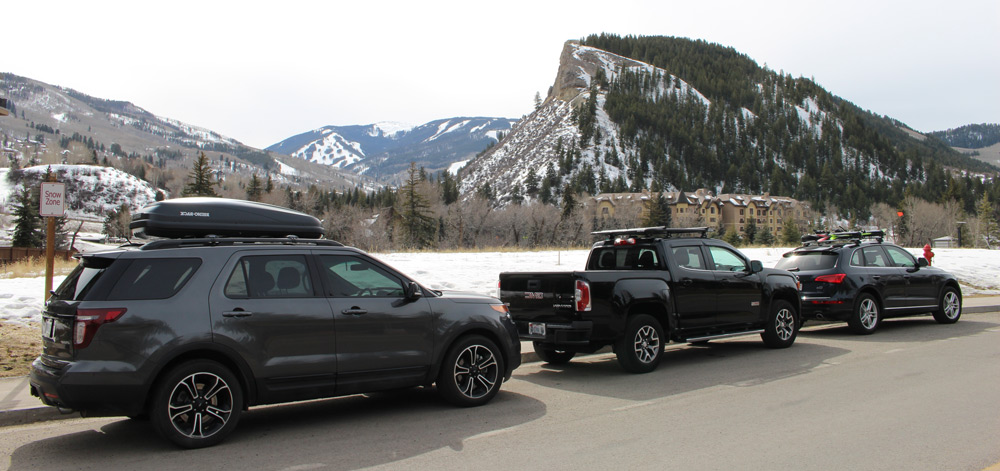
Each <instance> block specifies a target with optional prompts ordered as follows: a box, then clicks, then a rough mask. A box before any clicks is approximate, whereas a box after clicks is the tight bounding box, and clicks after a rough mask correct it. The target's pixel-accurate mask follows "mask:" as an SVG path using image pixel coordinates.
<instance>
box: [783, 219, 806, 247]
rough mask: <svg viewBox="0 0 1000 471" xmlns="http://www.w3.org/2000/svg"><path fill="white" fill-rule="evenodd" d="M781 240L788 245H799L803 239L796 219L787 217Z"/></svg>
mask: <svg viewBox="0 0 1000 471" xmlns="http://www.w3.org/2000/svg"><path fill="white" fill-rule="evenodd" d="M781 241H782V242H784V243H785V244H786V245H798V244H799V243H800V242H801V241H802V232H801V231H799V225H798V224H796V223H795V220H794V219H792V218H788V219H785V224H784V227H782V228H781Z"/></svg>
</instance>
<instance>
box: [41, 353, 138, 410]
mask: <svg viewBox="0 0 1000 471" xmlns="http://www.w3.org/2000/svg"><path fill="white" fill-rule="evenodd" d="M74 366H76V365H75V364H74V363H66V366H65V367H63V368H54V367H51V366H49V365H46V364H44V363H43V362H42V360H41V358H40V357H39V358H37V359H35V361H34V362H33V363H32V364H31V373H30V374H29V375H28V382H29V383H30V385H31V395H32V396H36V397H38V398H39V399H40V400H41V401H42V403H43V404H45V405H48V406H53V407H58V408H61V409H70V410H74V411H79V412H80V414H81V415H83V416H84V417H101V416H134V415H138V414H140V413H142V412H143V410H144V406H145V402H146V401H145V399H146V397H145V395H146V388H145V387H143V385H142V384H136V383H135V378H136V375H135V372H134V371H124V372H121V373H109V372H106V371H104V372H100V373H90V372H87V373H74V372H73V371H72V370H73V369H74Z"/></svg>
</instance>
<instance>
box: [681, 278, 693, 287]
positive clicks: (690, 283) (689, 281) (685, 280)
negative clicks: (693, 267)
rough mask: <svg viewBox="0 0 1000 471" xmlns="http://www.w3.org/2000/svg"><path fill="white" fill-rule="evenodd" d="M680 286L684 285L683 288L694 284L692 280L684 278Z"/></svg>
mask: <svg viewBox="0 0 1000 471" xmlns="http://www.w3.org/2000/svg"><path fill="white" fill-rule="evenodd" d="M681 284H682V285H684V286H691V285H693V284H694V280H692V279H690V278H685V279H683V280H681Z"/></svg>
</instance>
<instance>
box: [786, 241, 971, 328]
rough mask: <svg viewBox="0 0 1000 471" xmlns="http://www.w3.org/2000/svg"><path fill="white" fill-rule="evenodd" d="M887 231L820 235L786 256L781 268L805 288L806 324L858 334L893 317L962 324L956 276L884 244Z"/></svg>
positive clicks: (903, 250)
mask: <svg viewBox="0 0 1000 471" xmlns="http://www.w3.org/2000/svg"><path fill="white" fill-rule="evenodd" d="M883 237H884V234H883V232H882V231H874V232H837V233H818V234H816V235H807V236H804V237H803V241H804V242H805V245H803V246H802V247H799V248H797V249H795V250H793V251H791V252H788V253H786V254H784V255H783V256H782V258H781V260H780V261H779V262H778V263H777V265H775V268H783V269H785V270H788V271H791V272H794V273H795V274H796V275H798V277H799V281H801V282H802V318H803V319H820V320H839V321H843V320H846V321H847V324H848V326H850V328H851V330H853V331H854V332H856V333H858V334H871V333H873V332H875V329H876V328H877V327H878V325H879V322H881V320H882V319H885V318H888V317H899V316H911V315H918V314H926V313H929V312H930V313H933V315H934V319H935V320H937V321H938V322H940V323H942V324H952V323H955V322H958V318H959V317H960V316H961V315H962V291H961V288H959V286H958V279H957V278H955V276H954V275H952V274H950V273H948V272H946V271H944V270H941V269H938V268H934V267H931V266H928V264H927V260H926V259H924V258H922V257H921V258H919V259H915V258H914V257H913V255H911V254H910V252H908V251H906V250H905V249H903V248H902V247H899V246H897V245H893V244H889V243H885V242H883V241H882V238H883Z"/></svg>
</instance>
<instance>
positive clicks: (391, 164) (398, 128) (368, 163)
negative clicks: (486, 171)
mask: <svg viewBox="0 0 1000 471" xmlns="http://www.w3.org/2000/svg"><path fill="white" fill-rule="evenodd" d="M515 122H516V120H512V119H507V118H481V117H480V118H450V119H441V120H436V121H431V122H429V123H426V124H422V125H419V126H410V125H406V124H402V123H390V122H386V123H375V124H369V125H362V126H324V127H322V128H319V129H314V130H312V131H308V132H304V133H302V134H299V135H296V136H293V137H290V138H288V139H285V140H283V141H281V142H279V143H277V144H274V145H272V146H270V147H268V148H267V150H270V151H273V152H277V153H282V154H288V155H291V156H293V157H298V158H301V159H304V160H307V161H310V162H315V163H319V164H323V165H329V166H332V167H336V168H341V169H344V170H347V171H350V172H354V173H357V174H359V175H365V176H368V177H371V178H375V179H377V180H379V181H383V182H388V183H392V182H393V181H394V180H396V179H397V178H398V176H399V175H400V174H401V173H402V172H404V171H405V170H406V168H407V167H409V165H410V162H416V163H417V165H418V166H420V167H424V168H425V169H427V170H428V171H429V172H439V171H443V170H448V169H449V168H450V167H451V166H452V165H453V164H454V163H455V162H459V161H465V160H469V159H471V158H472V157H474V156H475V155H476V154H478V153H480V152H482V151H483V150H485V149H486V148H487V147H488V146H490V145H493V144H495V143H496V142H497V141H498V140H499V137H500V136H501V135H502V134H503V133H507V132H509V131H510V128H511V126H512V125H513V123H515Z"/></svg>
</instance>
